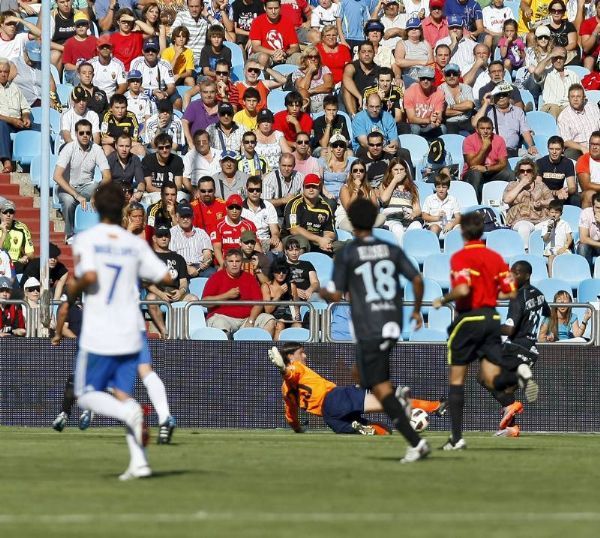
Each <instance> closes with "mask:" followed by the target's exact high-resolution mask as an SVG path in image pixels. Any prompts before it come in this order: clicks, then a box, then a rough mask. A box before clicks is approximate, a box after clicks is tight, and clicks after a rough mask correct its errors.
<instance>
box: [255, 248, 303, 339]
mask: <svg viewBox="0 0 600 538" xmlns="http://www.w3.org/2000/svg"><path fill="white" fill-rule="evenodd" d="M271 275H272V276H271V280H270V281H269V282H267V283H265V284H263V285H262V292H263V298H264V299H265V300H267V301H298V288H297V287H296V284H295V283H294V282H292V280H291V277H290V268H289V266H288V264H287V263H285V261H283V260H279V259H277V260H275V261H274V262H273V266H272V267H271ZM265 312H266V313H267V314H272V315H273V317H274V318H275V319H276V320H277V325H275V332H274V334H273V340H275V341H277V340H279V334H280V333H281V331H283V329H285V328H286V327H302V321H301V318H300V309H299V308H298V307H297V306H265Z"/></svg>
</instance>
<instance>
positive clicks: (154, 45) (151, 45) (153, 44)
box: [142, 36, 160, 52]
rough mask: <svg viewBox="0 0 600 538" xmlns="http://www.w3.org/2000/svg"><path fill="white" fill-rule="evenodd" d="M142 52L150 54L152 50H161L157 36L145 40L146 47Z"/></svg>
mask: <svg viewBox="0 0 600 538" xmlns="http://www.w3.org/2000/svg"><path fill="white" fill-rule="evenodd" d="M142 50H143V51H144V52H148V51H150V50H153V51H155V52H158V51H159V50H160V43H159V42H158V38H157V37H155V36H151V37H147V38H146V39H145V40H144V47H143V49H142Z"/></svg>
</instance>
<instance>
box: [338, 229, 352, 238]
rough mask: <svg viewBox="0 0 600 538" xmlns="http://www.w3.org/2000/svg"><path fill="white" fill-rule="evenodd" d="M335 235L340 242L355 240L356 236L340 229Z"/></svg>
mask: <svg viewBox="0 0 600 538" xmlns="http://www.w3.org/2000/svg"><path fill="white" fill-rule="evenodd" d="M335 233H336V234H337V238H338V241H348V240H349V239H353V238H354V236H353V235H352V234H351V233H350V232H348V231H347V230H342V229H340V228H336V230H335Z"/></svg>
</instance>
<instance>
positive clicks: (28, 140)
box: [12, 131, 42, 165]
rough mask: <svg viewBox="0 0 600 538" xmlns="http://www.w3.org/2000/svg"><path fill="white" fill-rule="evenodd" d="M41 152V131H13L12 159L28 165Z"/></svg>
mask: <svg viewBox="0 0 600 538" xmlns="http://www.w3.org/2000/svg"><path fill="white" fill-rule="evenodd" d="M41 152H42V133H40V132H39V131H19V132H17V133H14V138H13V154H12V160H13V161H16V162H18V163H21V164H25V165H30V164H31V162H32V161H33V160H34V159H36V158H38V157H39V156H40V155H41Z"/></svg>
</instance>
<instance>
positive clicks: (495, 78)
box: [473, 60, 525, 110]
mask: <svg viewBox="0 0 600 538" xmlns="http://www.w3.org/2000/svg"><path fill="white" fill-rule="evenodd" d="M505 73H506V70H505V69H504V64H503V63H502V62H501V61H500V60H494V61H493V62H490V65H489V66H488V68H487V73H482V74H481V76H479V77H478V78H477V81H476V83H475V85H474V89H473V94H474V95H476V96H477V99H478V101H480V102H481V104H483V97H484V95H485V94H486V93H491V92H492V91H493V90H494V88H496V86H498V85H500V84H505V83H506V80H505V79H504V74H505ZM510 102H511V103H512V104H513V105H514V106H517V107H519V108H521V109H523V110H524V109H525V104H524V103H523V99H522V98H521V92H520V91H519V89H518V88H517V87H516V86H511V89H510Z"/></svg>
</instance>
